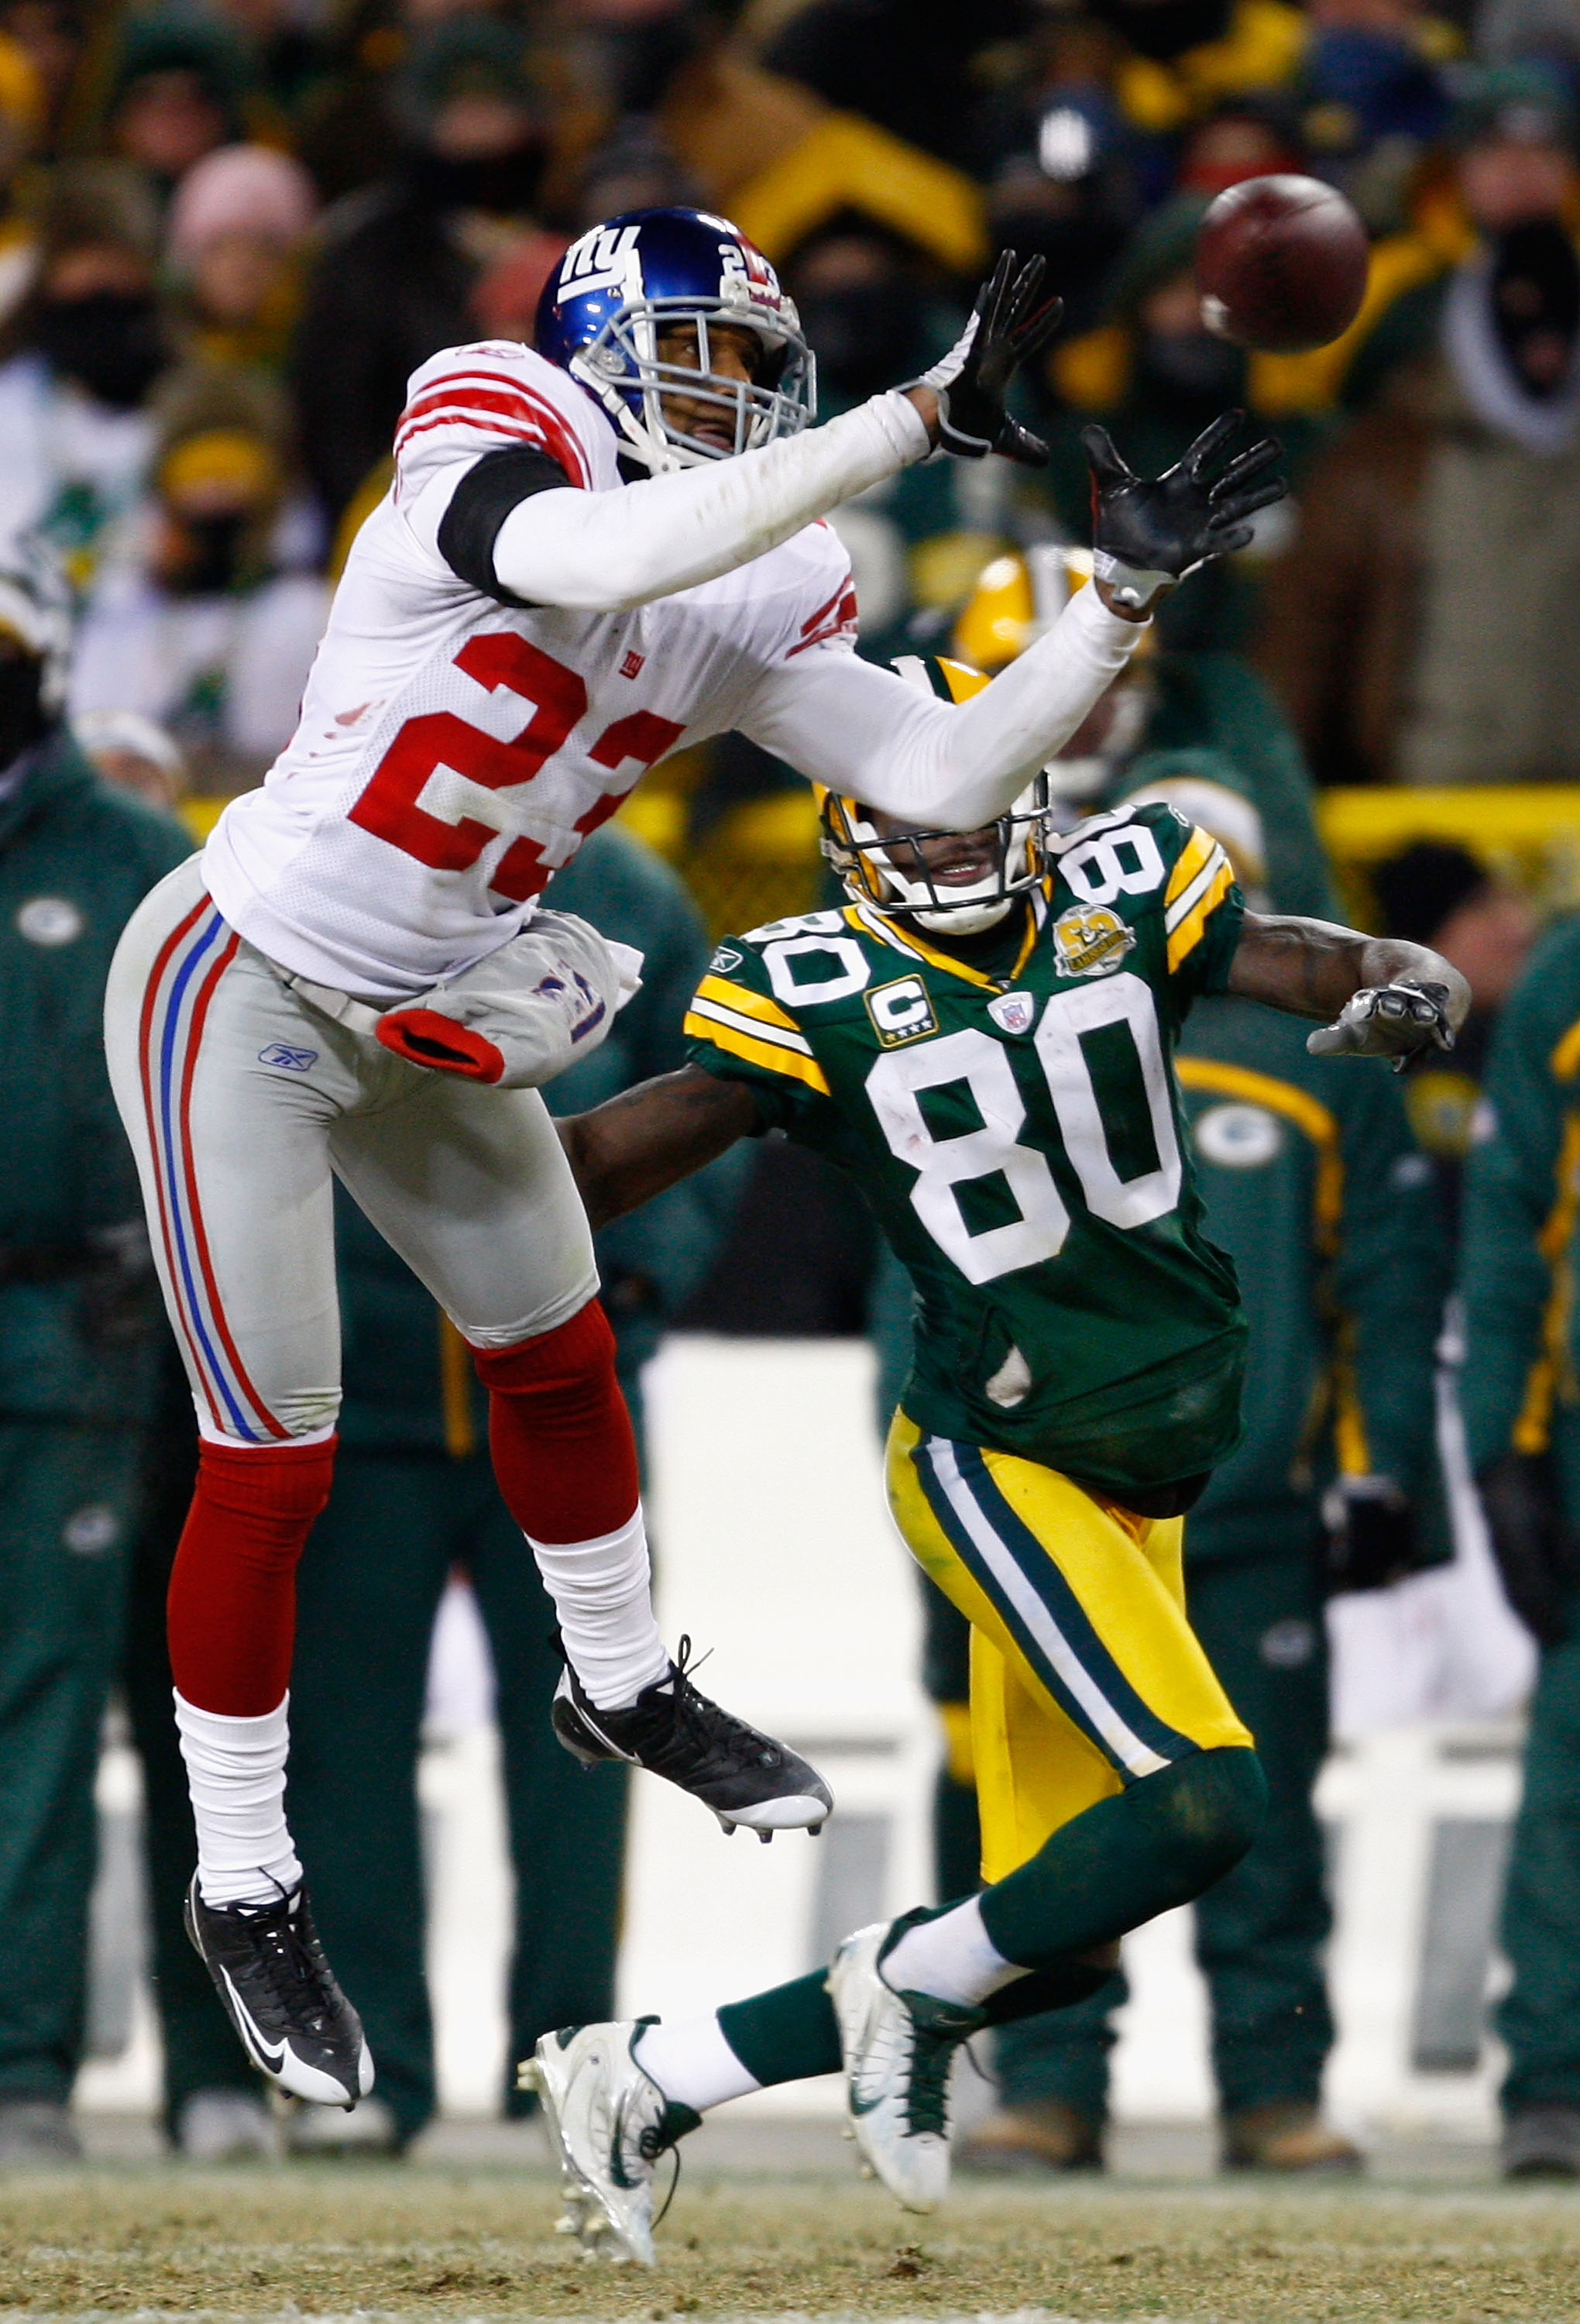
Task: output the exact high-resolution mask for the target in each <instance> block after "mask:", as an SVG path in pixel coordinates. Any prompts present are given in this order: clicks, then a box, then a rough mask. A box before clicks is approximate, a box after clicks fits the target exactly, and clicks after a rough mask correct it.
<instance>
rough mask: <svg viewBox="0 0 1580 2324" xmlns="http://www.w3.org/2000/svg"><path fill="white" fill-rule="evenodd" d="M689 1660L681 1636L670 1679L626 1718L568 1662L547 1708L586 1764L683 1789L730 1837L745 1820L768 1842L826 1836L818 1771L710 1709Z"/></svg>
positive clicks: (827, 1795) (647, 1690) (825, 1792)
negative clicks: (631, 1769)
mask: <svg viewBox="0 0 1580 2324" xmlns="http://www.w3.org/2000/svg"><path fill="white" fill-rule="evenodd" d="M690 1655H691V1640H690V1639H689V1638H682V1640H681V1642H680V1660H679V1662H678V1663H671V1664H670V1665H669V1676H668V1677H667V1678H661V1679H657V1680H655V1682H654V1683H653V1684H652V1685H651V1686H647V1687H644V1688H643V1689H642V1692H641V1693H640V1694H639V1695H638V1697H637V1699H636V1701H635V1702H633V1703H632V1704H631V1705H630V1706H629V1709H627V1710H623V1711H601V1710H599V1708H598V1707H597V1705H596V1704H595V1703H592V1702H590V1701H588V1699H587V1696H586V1694H585V1692H583V1688H582V1685H581V1683H580V1682H579V1680H578V1679H577V1677H576V1674H575V1673H574V1670H572V1668H571V1666H570V1665H569V1664H568V1663H567V1664H566V1665H565V1670H564V1671H563V1672H562V1674H561V1675H560V1683H559V1684H558V1686H557V1687H556V1689H555V1696H554V1702H553V1704H552V1706H551V1709H550V1711H549V1716H550V1718H551V1720H553V1722H554V1731H555V1733H556V1735H557V1736H558V1737H559V1739H560V1741H561V1742H562V1743H563V1744H564V1745H565V1749H566V1750H567V1751H569V1752H570V1753H571V1754H572V1756H573V1757H574V1758H577V1759H580V1760H581V1762H582V1764H583V1766H586V1767H593V1766H597V1765H598V1763H599V1762H600V1760H603V1759H624V1760H626V1761H627V1762H629V1764H630V1765H631V1766H638V1767H646V1768H647V1769H648V1772H649V1773H650V1774H652V1775H662V1776H664V1777H665V1778H666V1781H667V1782H669V1783H671V1784H678V1785H679V1787H680V1789H681V1790H682V1791H683V1792H690V1793H691V1794H692V1796H693V1797H694V1799H699V1800H701V1802H702V1803H703V1806H704V1807H706V1808H712V1811H713V1813H714V1814H715V1815H716V1816H717V1817H718V1819H719V1821H720V1822H721V1824H722V1825H723V1827H724V1829H725V1831H734V1829H735V1827H736V1825H737V1824H738V1823H743V1824H744V1825H745V1826H746V1828H747V1830H748V1831H755V1832H756V1833H757V1834H758V1838H759V1839H761V1840H772V1838H773V1836H774V1834H775V1833H776V1831H814V1832H816V1831H822V1827H823V1821H824V1819H825V1818H826V1817H827V1815H828V1812H829V1811H830V1809H831V1807H832V1806H833V1804H834V1795H833V1794H832V1793H831V1791H830V1789H829V1787H828V1785H827V1784H825V1783H824V1781H823V1779H822V1776H821V1775H819V1774H818V1772H817V1769H816V1768H815V1767H813V1766H808V1764H807V1762H806V1761H805V1760H804V1759H803V1758H801V1757H798V1755H797V1754H796V1753H795V1752H794V1751H792V1750H789V1749H787V1748H786V1747H785V1745H784V1744H783V1743H776V1742H775V1740H774V1738H773V1737H772V1736H771V1735H763V1734H760V1733H759V1732H758V1729H756V1728H755V1727H749V1726H748V1725H747V1723H746V1721H745V1720H744V1719H736V1718H734V1717H732V1716H731V1714H730V1712H729V1711H721V1709H720V1707H719V1705H718V1704H717V1703H716V1702H711V1701H709V1699H708V1697H707V1696H706V1695H705V1694H703V1693H701V1692H699V1691H698V1689H697V1688H696V1687H694V1685H693V1684H692V1682H691V1680H690V1679H689V1678H688V1677H687V1676H686V1665H687V1661H688V1658H689V1656H690Z"/></svg>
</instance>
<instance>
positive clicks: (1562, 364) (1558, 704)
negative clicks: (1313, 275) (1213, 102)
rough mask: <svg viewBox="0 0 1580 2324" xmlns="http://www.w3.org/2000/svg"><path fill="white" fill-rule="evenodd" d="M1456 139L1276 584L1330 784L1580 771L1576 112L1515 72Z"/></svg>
mask: <svg viewBox="0 0 1580 2324" xmlns="http://www.w3.org/2000/svg"><path fill="white" fill-rule="evenodd" d="M1456 137H1457V140H1458V146H1459V152H1458V160H1457V163H1456V201H1457V204H1458V208H1456V213H1455V217H1456V222H1457V235H1458V239H1457V242H1456V244H1454V245H1453V246H1452V254H1447V253H1446V251H1445V250H1443V249H1438V250H1437V251H1436V252H1434V249H1433V248H1432V246H1431V245H1430V244H1428V243H1427V242H1426V241H1424V240H1423V242H1422V244H1421V246H1420V248H1419V251H1418V253H1417V258H1418V261H1419V263H1418V264H1417V271H1416V276H1415V280H1414V281H1413V283H1412V284H1411V285H1410V287H1409V288H1406V289H1403V290H1402V291H1400V294H1399V295H1398V296H1397V297H1396V298H1395V299H1394V300H1392V304H1391V305H1390V306H1389V307H1388V309H1387V310H1386V311H1385V312H1383V313H1382V314H1380V315H1377V314H1373V318H1372V327H1371V329H1370V331H1369V333H1367V334H1365V335H1364V339H1363V344H1362V345H1361V346H1360V349H1359V352H1358V354H1356V355H1355V357H1354V360H1353V363H1352V364H1351V368H1350V380H1349V391H1348V392H1350V393H1351V395H1352V397H1353V398H1354V399H1355V400H1357V401H1364V402H1365V403H1366V404H1367V405H1368V407H1369V408H1367V409H1365V410H1364V413H1363V416H1362V417H1361V419H1360V420H1358V421H1357V423H1356V424H1355V427H1354V428H1353V429H1351V430H1350V432H1349V434H1348V435H1347V436H1346V437H1345V438H1342V439H1341V440H1340V441H1339V442H1338V443H1337V444H1336V445H1335V446H1334V447H1333V448H1332V449H1331V450H1330V451H1329V452H1328V453H1327V454H1326V455H1325V457H1324V458H1323V459H1322V461H1321V462H1320V463H1319V464H1318V467H1317V468H1315V469H1314V470H1313V471H1312V474H1311V477H1310V482H1309V491H1308V493H1307V494H1306V496H1305V499H1304V501H1303V503H1302V508H1301V512H1300V530H1299V532H1298V534H1297V536H1296V539H1295V542H1294V545H1293V547H1292V549H1291V552H1290V554H1289V556H1288V557H1287V558H1284V559H1283V561H1282V562H1281V565H1280V566H1279V567H1278V568H1277V571H1276V573H1275V575H1274V576H1273V578H1272V582H1271V583H1270V586H1269V590H1268V595H1267V601H1266V606H1265V615H1266V619H1265V624H1264V628H1263V636H1262V640H1261V644H1260V648H1259V652H1260V658H1261V659H1262V663H1263V669H1264V671H1265V673H1266V675H1267V676H1268V678H1270V679H1271V680H1272V685H1273V686H1274V687H1275V689H1276V690H1277V691H1278V693H1279V694H1280V695H1281V697H1282V700H1283V703H1284V705H1285V707H1286V709H1287V710H1288V712H1289V714H1290V715H1291V718H1292V720H1293V722H1294V724H1295V725H1296V727H1297V729H1298V730H1299V732H1300V736H1301V740H1302V741H1303V742H1304V743H1305V745H1306V749H1307V752H1308V755H1309V758H1310V760H1311V762H1312V765H1313V768H1314V770H1315V771H1316V773H1317V775H1318V779H1319V780H1323V781H1327V782H1357V781H1360V782H1389V781H1392V782H1406V783H1427V784H1440V783H1442V784H1466V783H1508V782H1548V781H1559V782H1575V781H1577V780H1580V253H1577V252H1576V249H1575V240H1574V235H1573V229H1572V226H1571V223H1570V220H1571V218H1572V217H1573V215H1574V211H1575V205H1576V203H1577V202H1580V168H1577V166H1576V153H1575V115H1574V110H1573V107H1572V106H1571V105H1570V103H1569V100H1568V98H1567V97H1566V95H1565V93H1564V92H1563V90H1562V88H1560V87H1559V86H1558V85H1557V83H1556V82H1555V81H1553V80H1552V79H1551V78H1549V77H1548V76H1546V75H1545V74H1542V73H1539V72H1537V71H1534V70H1532V69H1528V68H1520V69H1515V68H1507V69H1500V70H1499V71H1497V72H1493V73H1487V74H1485V75H1484V76H1483V77H1482V78H1480V80H1479V81H1478V82H1476V83H1474V84H1473V86H1472V89H1471V91H1470V94H1469V96H1468V97H1467V99H1466V101H1465V105H1464V106H1463V107H1462V110H1461V114H1460V116H1459V120H1458V124H1457V128H1456ZM1385 251H1386V246H1384V247H1383V249H1380V250H1379V252H1378V253H1377V254H1376V255H1375V257H1374V259H1373V280H1374V281H1375V280H1376V278H1377V277H1378V274H1379V272H1380V270H1381V271H1383V272H1387V271H1388V270H1387V268H1386V267H1384V256H1385ZM1408 256H1409V253H1404V252H1397V251H1396V252H1395V253H1394V254H1393V256H1392V259H1391V260H1390V264H1391V265H1392V264H1393V263H1395V262H1397V263H1402V262H1403V260H1404V259H1405V258H1406V257H1408ZM1399 279H1400V278H1399V277H1398V276H1397V275H1396V276H1395V280H1396V281H1398V280H1399ZM1533 637H1539V638H1540V639H1541V640H1542V650H1541V651H1540V652H1539V653H1532V652H1531V651H1530V650H1529V640H1530V639H1531V638H1533Z"/></svg>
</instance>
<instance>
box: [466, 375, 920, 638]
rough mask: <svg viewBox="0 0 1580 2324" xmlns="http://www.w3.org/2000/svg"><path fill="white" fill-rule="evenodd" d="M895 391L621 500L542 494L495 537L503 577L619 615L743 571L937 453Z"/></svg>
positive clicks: (655, 481)
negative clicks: (815, 425) (829, 514)
mask: <svg viewBox="0 0 1580 2324" xmlns="http://www.w3.org/2000/svg"><path fill="white" fill-rule="evenodd" d="M928 448H929V447H928V438H927V429H926V428H925V426H924V424H923V420H922V415H921V413H920V412H919V411H918V410H916V407H915V405H914V403H911V402H909V401H907V399H906V398H905V396H903V395H901V394H900V393H899V392H898V391H897V390H891V391H890V392H888V393H887V394H886V395H875V396H874V397H873V398H872V399H871V401H870V402H868V403H863V404H859V405H858V406H857V408H856V410H854V411H847V412H845V413H843V414H842V415H841V418H840V419H838V420H830V421H829V423H828V425H827V426H826V427H824V428H812V429H807V430H806V432H805V433H804V435H800V436H788V437H785V438H784V439H783V440H782V441H781V442H779V443H776V444H765V445H763V446H761V447H759V449H758V450H757V451H755V452H742V453H741V454H740V455H739V457H738V458H735V459H730V460H710V461H709V462H708V463H707V464H706V466H703V467H697V468H681V469H677V470H676V471H675V474H674V475H668V476H648V477H645V478H644V479H643V481H642V482H641V483H640V484H630V485H628V486H627V488H626V490H625V491H624V492H619V493H583V492H576V491H574V490H572V489H571V488H570V487H568V486H567V488H566V489H565V491H564V492H547V493H533V494H532V496H531V498H530V499H528V500H524V501H522V502H521V503H519V506H517V507H515V508H513V509H512V510H511V511H510V515H509V516H508V517H506V519H505V521H504V522H503V524H501V527H500V530H499V533H498V535H497V537H496V539H495V541H494V549H493V562H494V573H495V576H496V577H497V578H498V579H499V580H500V581H501V582H502V583H503V585H504V586H505V587H506V588H507V589H510V590H512V591H513V592H514V593H515V595H517V596H518V597H523V598H525V599H526V600H527V602H528V604H532V605H565V606H568V607H570V608H571V609H572V610H573V611H574V612H578V613H612V612H615V611H618V610H619V609H620V608H621V607H623V606H628V605H645V604H648V603H649V602H650V601H651V600H652V599H653V598H655V597H668V596H672V595H674V593H675V590H677V589H691V588H694V587H695V586H696V585H697V583H698V582H700V581H712V580H715V579H716V578H717V577H718V576H719V575H720V574H721V573H732V572H733V571H734V570H735V567H737V566H738V565H746V564H748V563H749V562H750V560H751V558H754V557H760V556H762V554H763V553H764V551H765V550H766V549H774V548H776V547H777V545H778V543H779V542H780V541H782V540H788V539H789V538H790V536H791V534H792V533H796V532H799V531H800V530H801V529H802V527H803V526H804V525H808V524H811V523H812V521H813V519H814V518H816V517H820V516H822V515H823V514H825V512H827V511H828V510H829V509H831V508H836V507H838V505H839V503H841V501H846V500H849V499H850V496H851V494H852V493H861V492H865V491H866V490H867V487H868V485H869V484H879V483H881V482H882V480H883V478H884V477H886V476H892V475H896V473H897V472H898V471H899V470H900V469H901V468H904V467H907V466H909V465H910V464H911V462H912V461H914V460H921V459H924V458H925V457H926V455H927V451H928Z"/></svg>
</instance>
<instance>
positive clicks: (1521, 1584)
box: [1475, 1452, 1580, 1646]
mask: <svg viewBox="0 0 1580 2324" xmlns="http://www.w3.org/2000/svg"><path fill="white" fill-rule="evenodd" d="M1475 1484H1476V1490H1477V1492H1478V1493H1479V1494H1480V1495H1481V1505H1482V1514H1483V1515H1484V1517H1485V1518H1486V1521H1487V1531H1488V1533H1489V1534H1490V1535H1492V1542H1493V1556H1494V1557H1495V1558H1496V1559H1497V1561H1498V1572H1499V1573H1500V1575H1501V1576H1502V1583H1503V1595H1504V1597H1505V1598H1507V1600H1509V1603H1510V1605H1511V1606H1512V1607H1513V1609H1514V1611H1515V1612H1516V1613H1517V1614H1518V1615H1519V1617H1520V1620H1521V1621H1522V1622H1523V1623H1524V1625H1525V1627H1526V1628H1527V1629H1528V1630H1529V1632H1530V1635H1531V1637H1533V1638H1534V1639H1535V1640H1536V1641H1537V1643H1538V1645H1539V1646H1557V1643H1558V1641H1559V1640H1560V1639H1561V1638H1562V1637H1563V1636H1564V1633H1565V1628H1566V1624H1565V1620H1564V1614H1565V1604H1566V1600H1567V1598H1568V1596H1569V1593H1570V1591H1572V1589H1573V1588H1574V1586H1575V1581H1576V1578H1580V1577H1577V1573H1576V1560H1575V1537H1574V1535H1572V1534H1571V1532H1570V1531H1569V1528H1568V1526H1566V1523H1565V1522H1564V1512H1563V1504H1562V1502H1561V1500H1560V1499H1559V1497H1558V1482H1557V1475H1556V1474H1555V1472H1554V1469H1553V1462H1552V1455H1551V1454H1550V1453H1548V1452H1503V1453H1501V1454H1500V1455H1499V1457H1498V1459H1497V1460H1495V1461H1489V1462H1488V1463H1487V1465H1486V1467H1485V1468H1484V1469H1482V1470H1479V1471H1477V1474H1476V1480H1475Z"/></svg>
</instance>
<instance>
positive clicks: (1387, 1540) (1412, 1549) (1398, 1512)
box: [1322, 1477, 1419, 1598]
mask: <svg viewBox="0 0 1580 2324" xmlns="http://www.w3.org/2000/svg"><path fill="white" fill-rule="evenodd" d="M1322 1522H1323V1525H1324V1526H1326V1528H1327V1594H1328V1596H1329V1597H1330V1598H1337V1597H1340V1596H1342V1595H1343V1594H1344V1593H1345V1592H1346V1591H1354V1590H1386V1589H1388V1588H1389V1587H1390V1586H1391V1584H1392V1583H1393V1582H1402V1581H1403V1579H1404V1577H1405V1575H1406V1574H1407V1573H1413V1572H1415V1571H1416V1569H1417V1566H1418V1564H1419V1553H1418V1550H1417V1545H1416V1527H1415V1518H1414V1517H1413V1516H1412V1515H1411V1513H1410V1503H1409V1502H1408V1501H1407V1500H1406V1499H1405V1497H1404V1495H1403V1494H1402V1493H1401V1491H1400V1489H1399V1487H1398V1486H1397V1485H1396V1484H1395V1483H1394V1482H1393V1480H1392V1478H1390V1477H1340V1478H1339V1479H1338V1480H1337V1482H1336V1483H1334V1484H1332V1485H1330V1486H1329V1487H1328V1489H1327V1492H1326V1493H1324V1495H1323V1496H1322Z"/></svg>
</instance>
